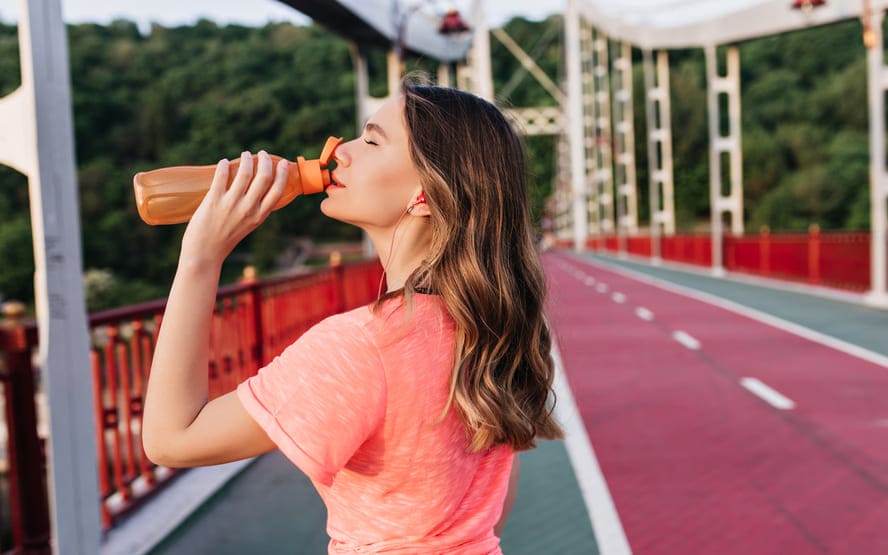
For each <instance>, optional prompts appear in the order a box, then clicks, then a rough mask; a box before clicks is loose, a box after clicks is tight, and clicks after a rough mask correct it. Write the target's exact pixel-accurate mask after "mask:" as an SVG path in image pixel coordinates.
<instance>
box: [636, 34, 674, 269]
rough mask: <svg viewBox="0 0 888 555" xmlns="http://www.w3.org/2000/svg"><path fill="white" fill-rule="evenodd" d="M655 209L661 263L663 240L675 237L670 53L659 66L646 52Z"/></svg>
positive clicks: (654, 246) (655, 252)
mask: <svg viewBox="0 0 888 555" xmlns="http://www.w3.org/2000/svg"><path fill="white" fill-rule="evenodd" d="M643 57H644V80H645V88H646V89H647V94H646V95H645V99H646V103H645V107H646V115H647V128H648V164H649V170H648V174H649V187H650V208H651V259H652V262H653V263H654V264H659V263H660V261H661V257H662V253H661V251H660V246H661V245H660V239H661V237H662V235H663V234H664V233H665V234H666V235H674V234H675V205H674V200H673V176H672V117H671V114H670V102H669V54H668V52H666V51H665V50H660V51H658V52H657V66H656V68H655V67H654V62H653V54H652V52H651V51H650V50H649V49H645V50H644V52H643Z"/></svg>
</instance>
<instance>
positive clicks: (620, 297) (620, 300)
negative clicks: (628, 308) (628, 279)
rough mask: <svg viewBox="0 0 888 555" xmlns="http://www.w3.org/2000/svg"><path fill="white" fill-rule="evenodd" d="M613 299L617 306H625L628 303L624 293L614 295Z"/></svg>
mask: <svg viewBox="0 0 888 555" xmlns="http://www.w3.org/2000/svg"><path fill="white" fill-rule="evenodd" d="M611 299H613V301H614V302H615V303H617V304H623V303H625V302H626V295H624V294H622V293H614V294H613V295H611Z"/></svg>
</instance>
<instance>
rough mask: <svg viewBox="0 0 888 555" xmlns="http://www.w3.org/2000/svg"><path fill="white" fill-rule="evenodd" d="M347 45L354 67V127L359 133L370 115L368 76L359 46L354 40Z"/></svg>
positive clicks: (365, 58) (364, 59)
mask: <svg viewBox="0 0 888 555" xmlns="http://www.w3.org/2000/svg"><path fill="white" fill-rule="evenodd" d="M348 46H349V52H350V53H351V59H352V65H353V66H354V68H355V107H356V108H357V110H356V111H357V122H356V125H355V129H356V130H357V132H358V133H360V132H361V128H362V127H363V126H364V122H365V121H366V120H367V118H368V117H369V116H370V114H369V113H368V109H367V99H368V98H369V97H370V78H369V76H368V74H367V57H366V56H364V54H363V53H362V52H361V48H360V47H359V46H358V45H357V44H356V43H354V42H350V43H349V45H348Z"/></svg>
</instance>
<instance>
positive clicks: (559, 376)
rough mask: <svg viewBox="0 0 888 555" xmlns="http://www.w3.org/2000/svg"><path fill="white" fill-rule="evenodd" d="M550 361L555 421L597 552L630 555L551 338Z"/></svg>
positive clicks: (558, 354) (615, 510)
mask: <svg viewBox="0 0 888 555" xmlns="http://www.w3.org/2000/svg"><path fill="white" fill-rule="evenodd" d="M552 359H553V360H554V362H555V383H554V384H553V388H554V390H555V395H556V397H557V399H558V401H557V402H556V403H555V418H556V419H557V420H558V422H560V423H561V425H562V426H563V427H564V443H565V447H566V448H567V456H568V457H569V458H570V464H571V466H573V470H574V474H575V475H576V477H577V483H578V484H579V486H580V493H581V494H582V496H583V501H584V502H585V504H586V510H587V511H588V513H589V521H590V522H591V523H592V529H593V530H594V532H595V539H596V540H598V552H599V553H601V554H602V555H631V554H632V550H631V549H630V548H629V540H627V539H626V532H625V531H624V530H623V524H622V523H621V522H620V516H619V515H618V514H617V507H616V505H614V500H613V498H612V497H611V494H610V490H609V489H608V487H607V482H606V481H605V479H604V474H603V473H602V472H601V466H599V464H598V459H597V458H596V457H595V450H594V449H592V443H591V442H590V441H589V434H588V433H587V432H586V426H585V425H584V424H583V420H582V418H581V417H580V411H579V409H577V404H576V402H575V401H574V396H573V393H571V390H570V384H568V381H567V376H565V375H564V364H563V363H562V361H561V354H560V353H559V351H558V345H557V343H556V341H555V338H554V337H553V338H552Z"/></svg>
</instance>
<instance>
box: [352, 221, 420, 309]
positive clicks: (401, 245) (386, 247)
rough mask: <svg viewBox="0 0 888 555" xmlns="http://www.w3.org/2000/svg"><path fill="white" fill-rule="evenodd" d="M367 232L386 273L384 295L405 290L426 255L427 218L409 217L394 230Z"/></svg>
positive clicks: (369, 230)
mask: <svg viewBox="0 0 888 555" xmlns="http://www.w3.org/2000/svg"><path fill="white" fill-rule="evenodd" d="M366 231H367V235H369V237H370V240H371V241H373V246H374V247H376V252H377V253H379V261H380V263H381V264H382V265H383V269H384V270H385V279H386V284H387V285H388V288H387V292H392V291H396V290H398V289H400V288H402V287H404V283H405V282H406V281H407V278H408V277H410V274H412V273H413V271H414V270H416V268H417V267H419V265H420V264H421V263H422V261H423V260H424V259H425V258H426V257H427V256H428V254H429V245H430V244H431V234H430V233H429V232H428V220H427V218H416V217H412V216H409V215H408V216H407V217H405V218H404V220H403V221H401V223H400V225H396V226H394V227H393V228H390V229H377V230H371V229H368V230H366Z"/></svg>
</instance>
